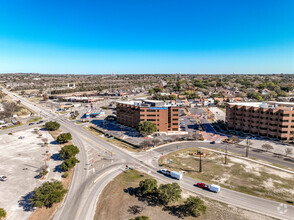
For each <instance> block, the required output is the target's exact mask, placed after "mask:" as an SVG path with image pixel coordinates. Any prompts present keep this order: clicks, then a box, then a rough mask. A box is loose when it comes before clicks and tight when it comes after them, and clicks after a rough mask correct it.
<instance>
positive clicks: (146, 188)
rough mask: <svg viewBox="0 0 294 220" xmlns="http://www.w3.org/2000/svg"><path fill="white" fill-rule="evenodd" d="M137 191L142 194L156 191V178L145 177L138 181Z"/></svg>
mask: <svg viewBox="0 0 294 220" xmlns="http://www.w3.org/2000/svg"><path fill="white" fill-rule="evenodd" d="M139 191H140V193H141V194H142V195H143V196H146V195H150V194H154V193H156V191H157V180H155V179H145V180H142V181H141V182H140V183H139Z"/></svg>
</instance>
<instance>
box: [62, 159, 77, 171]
mask: <svg viewBox="0 0 294 220" xmlns="http://www.w3.org/2000/svg"><path fill="white" fill-rule="evenodd" d="M79 162H80V161H79V160H78V159H77V158H76V157H71V158H69V159H66V160H64V161H63V162H62V164H61V165H60V168H61V169H62V170H63V171H68V170H69V169H71V168H74V166H75V165H76V164H77V163H79Z"/></svg>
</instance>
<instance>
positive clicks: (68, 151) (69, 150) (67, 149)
mask: <svg viewBox="0 0 294 220" xmlns="http://www.w3.org/2000/svg"><path fill="white" fill-rule="evenodd" d="M79 152H80V151H79V148H78V147H77V146H75V145H66V146H64V147H63V148H61V150H60V151H59V155H60V157H61V158H62V159H69V158H71V157H73V156H75V155H77V154H78V153H79Z"/></svg>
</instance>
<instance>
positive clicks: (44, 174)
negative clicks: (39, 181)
mask: <svg viewBox="0 0 294 220" xmlns="http://www.w3.org/2000/svg"><path fill="white" fill-rule="evenodd" d="M47 173H48V170H42V171H41V172H40V174H39V175H40V176H41V177H43V176H46V175H47Z"/></svg>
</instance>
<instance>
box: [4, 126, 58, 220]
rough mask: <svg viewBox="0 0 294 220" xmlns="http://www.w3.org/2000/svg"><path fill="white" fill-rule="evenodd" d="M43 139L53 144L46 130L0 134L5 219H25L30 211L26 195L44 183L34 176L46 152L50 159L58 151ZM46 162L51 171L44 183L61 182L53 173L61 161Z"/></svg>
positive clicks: (37, 172) (43, 162)
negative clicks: (6, 217)
mask: <svg viewBox="0 0 294 220" xmlns="http://www.w3.org/2000/svg"><path fill="white" fill-rule="evenodd" d="M41 135H42V136H41ZM21 137H23V138H21ZM45 138H47V139H48V142H49V143H50V142H52V141H53V138H52V137H51V136H50V135H49V134H48V133H47V132H46V131H39V134H36V133H35V132H34V129H33V128H31V129H28V130H23V131H20V132H16V133H13V135H8V134H3V135H0V175H4V176H7V177H8V180H6V181H0V198H1V199H0V207H1V208H4V209H5V210H6V211H7V214H8V219H27V218H28V217H29V216H30V214H31V212H32V210H29V208H28V199H29V195H30V194H29V193H31V192H32V191H33V190H34V188H35V187H37V186H39V185H41V184H42V183H43V182H44V181H46V179H44V180H41V179H38V178H37V177H36V176H37V175H38V174H39V172H40V168H41V167H42V166H44V165H45V157H46V151H47V154H48V156H47V158H48V157H49V158H50V155H56V153H57V152H58V150H59V146H58V145H56V144H49V146H47V147H45V146H44V139H45ZM53 143H54V142H53ZM46 163H47V165H48V166H49V170H50V171H49V174H48V177H47V180H49V179H51V178H54V179H61V173H60V172H58V171H57V170H56V167H57V166H58V165H59V164H60V163H61V161H60V160H57V159H55V160H53V159H50V160H48V161H46ZM23 196H26V197H25V198H24V197H23Z"/></svg>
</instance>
